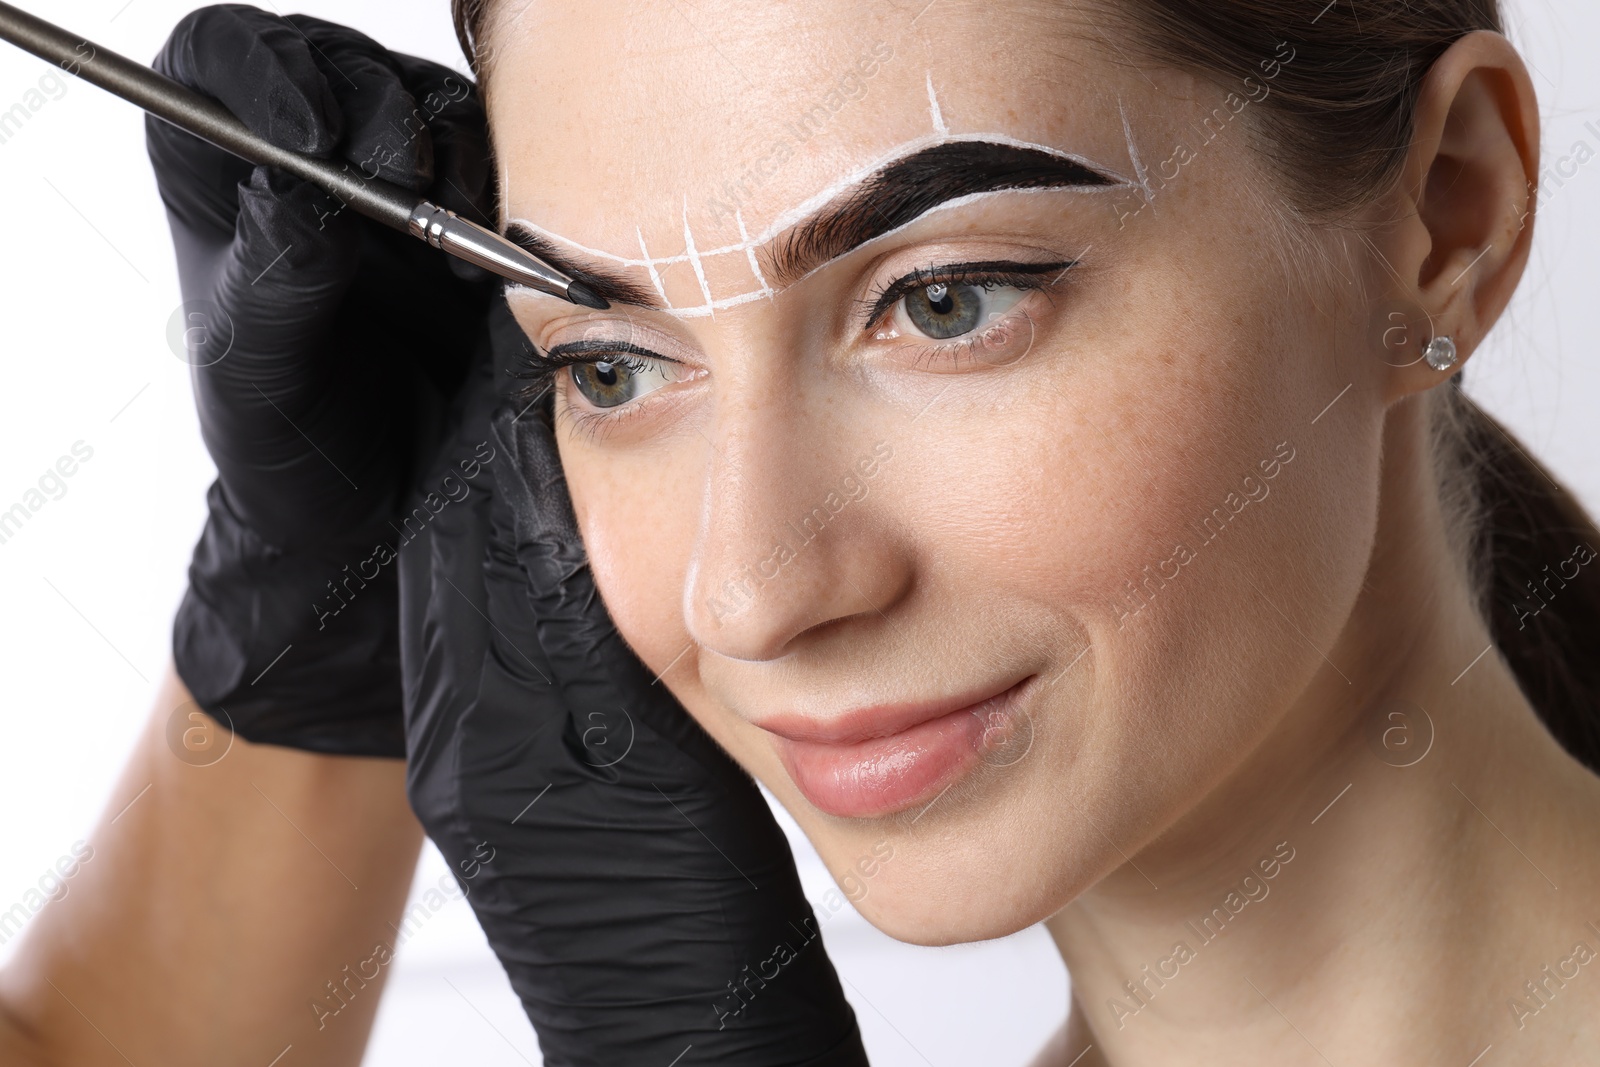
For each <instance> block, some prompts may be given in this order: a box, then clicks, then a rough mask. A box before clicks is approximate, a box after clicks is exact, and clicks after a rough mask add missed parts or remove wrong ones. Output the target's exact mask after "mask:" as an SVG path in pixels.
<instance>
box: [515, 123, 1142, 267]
mask: <svg viewBox="0 0 1600 1067" xmlns="http://www.w3.org/2000/svg"><path fill="white" fill-rule="evenodd" d="M957 142H985V143H988V144H996V145H1002V146H1005V147H1008V148H1021V149H1031V150H1032V151H1035V152H1043V153H1045V154H1047V155H1052V156H1055V157H1056V158H1058V159H1064V160H1067V161H1069V162H1072V163H1076V164H1078V165H1079V166H1082V167H1086V168H1088V169H1089V170H1096V171H1099V172H1100V173H1102V174H1105V175H1106V176H1107V177H1109V178H1113V179H1115V184H1110V185H1092V186H1085V187H1084V188H1083V189H1082V191H1083V192H1099V191H1103V190H1114V189H1117V188H1119V187H1120V186H1131V187H1134V188H1142V187H1143V186H1142V185H1141V183H1140V182H1139V181H1136V180H1134V179H1132V178H1129V177H1127V176H1126V175H1123V174H1120V173H1118V172H1117V171H1115V170H1113V169H1112V168H1110V167H1107V166H1104V165H1102V164H1099V163H1095V162H1093V161H1091V160H1089V159H1086V158H1085V157H1083V156H1080V155H1078V154H1076V153H1073V152H1063V151H1062V150H1061V149H1059V148H1052V147H1050V146H1049V145H1042V144H1035V143H1034V142H1032V141H1023V140H1020V139H1018V138H1015V137H1009V136H1007V135H1005V134H998V133H961V134H950V135H948V136H943V137H941V136H938V135H933V136H926V137H918V138H916V139H915V140H912V141H907V142H905V143H904V144H902V145H899V146H897V147H896V148H894V149H893V150H891V151H890V152H888V153H885V154H884V155H883V156H881V157H879V158H878V159H876V160H874V161H873V162H871V163H869V164H867V165H865V166H863V167H860V168H858V169H857V170H856V171H854V172H852V173H851V174H849V175H848V176H846V177H844V178H842V179H840V180H839V181H836V182H834V183H833V184H832V185H830V186H828V188H826V189H824V190H823V191H822V192H820V193H817V194H816V195H815V196H812V197H809V198H808V199H807V200H806V201H805V202H804V203H802V204H800V205H798V206H796V207H793V208H790V209H789V210H788V211H785V212H784V213H783V214H781V215H779V216H778V218H777V219H775V220H774V221H773V222H772V223H771V225H769V226H767V227H766V229H764V230H762V232H761V233H760V234H758V235H757V236H756V237H754V238H749V239H746V240H742V241H740V242H739V243H738V244H731V245H724V246H722V247H720V248H711V249H703V250H701V251H700V253H699V255H700V257H701V259H705V258H707V257H710V256H722V255H728V254H730V253H734V252H748V251H750V250H751V249H755V248H760V247H761V246H762V245H764V244H767V243H768V242H770V241H771V240H772V239H773V238H774V237H777V236H778V235H779V234H781V233H783V232H784V231H785V230H788V229H790V228H791V227H793V226H794V225H795V223H797V222H800V221H802V220H803V219H805V218H807V217H809V216H811V215H814V214H816V212H817V210H818V209H820V208H822V207H824V206H826V205H827V204H828V203H829V202H830V201H832V200H834V199H836V198H837V197H838V195H839V194H840V193H841V192H843V191H844V190H845V189H848V188H850V187H851V186H854V185H860V184H861V183H862V182H863V181H865V180H866V179H867V178H869V177H871V176H872V175H873V174H875V173H877V172H878V171H880V170H882V169H884V168H885V167H886V166H888V165H889V164H891V163H894V162H896V161H897V160H900V159H904V158H906V157H907V156H911V155H914V154H916V153H917V152H920V151H922V150H924V149H926V148H932V147H935V146H938V145H942V144H954V143H957ZM507 221H508V222H515V223H517V224H518V225H519V226H523V227H526V228H527V229H529V230H531V231H533V232H534V233H537V234H539V235H540V236H542V237H547V238H549V239H550V240H552V241H559V242H560V243H562V244H564V245H566V246H567V247H569V248H574V249H577V250H578V251H579V252H582V253H584V254H585V255H589V256H593V257H594V258H596V259H603V260H607V261H609V262H612V263H615V264H617V265H618V266H621V267H650V266H652V265H653V266H656V267H666V266H671V265H672V264H675V263H687V262H689V256H688V255H687V254H679V255H675V256H651V255H649V253H648V252H646V253H645V258H644V259H634V258H632V257H630V256H619V255H617V254H616V253H614V252H607V251H606V250H604V249H601V248H591V247H589V246H588V245H585V244H580V243H579V242H577V241H574V240H573V239H572V238H570V237H565V236H562V235H561V234H558V233H553V232H552V231H550V230H547V229H545V228H544V227H543V226H540V225H538V224H537V223H535V222H533V221H531V220H529V219H523V218H514V219H509V220H507Z"/></svg>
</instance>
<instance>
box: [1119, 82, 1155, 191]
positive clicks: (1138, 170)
mask: <svg viewBox="0 0 1600 1067" xmlns="http://www.w3.org/2000/svg"><path fill="white" fill-rule="evenodd" d="M1117 114H1118V115H1119V116H1121V118H1122V136H1123V137H1124V138H1125V139H1126V140H1127V142H1128V161H1129V162H1130V163H1132V164H1133V172H1134V173H1135V174H1137V175H1138V176H1139V180H1138V181H1137V182H1135V183H1134V184H1135V185H1137V186H1138V187H1139V191H1140V192H1141V193H1142V194H1143V195H1144V202H1145V203H1146V204H1148V203H1150V201H1151V199H1152V195H1153V194H1151V192H1150V176H1149V175H1148V174H1146V173H1145V169H1144V163H1143V162H1142V161H1141V160H1140V159H1139V147H1138V145H1135V144H1134V143H1133V127H1132V126H1130V125H1129V124H1128V109H1127V108H1126V107H1124V106H1123V104H1122V94H1121V93H1118V94H1117Z"/></svg>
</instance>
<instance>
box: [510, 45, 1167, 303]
mask: <svg viewBox="0 0 1600 1067" xmlns="http://www.w3.org/2000/svg"><path fill="white" fill-rule="evenodd" d="M927 84H928V90H929V116H930V120H931V121H932V123H933V124H934V127H935V132H933V133H932V134H928V135H924V136H922V137H919V138H916V139H914V140H911V141H907V142H905V143H903V144H901V145H898V146H897V147H895V148H894V149H892V150H890V151H889V152H886V153H884V154H883V155H881V156H879V157H878V158H877V159H874V160H873V161H872V162H870V163H867V164H865V165H864V166H861V167H858V168H857V169H856V170H854V171H853V172H851V173H850V174H848V175H847V176H845V177H844V178H841V179H840V180H838V181H836V182H834V183H833V184H831V185H829V186H828V187H827V188H825V189H823V190H822V191H821V192H818V193H817V194H815V195H813V196H811V197H809V198H808V199H806V200H805V201H804V202H803V203H801V204H798V205H796V206H795V207H793V208H790V209H789V210H787V211H785V212H783V213H782V214H781V215H779V216H778V217H777V218H776V219H774V220H773V221H772V222H771V223H769V224H768V225H767V226H766V227H765V228H764V229H763V230H762V231H761V233H759V234H757V235H756V236H754V237H752V236H750V233H749V229H748V226H747V224H746V223H745V221H744V216H743V211H742V210H738V211H736V212H735V215H734V218H735V222H736V223H737V225H738V227H739V238H740V239H739V241H738V242H737V243H735V244H729V245H722V246H720V247H717V248H711V249H701V248H699V247H698V245H697V243H696V242H695V241H694V236H693V233H692V231H691V229H690V226H689V220H688V198H687V196H686V197H685V198H684V205H683V237H684V251H683V252H680V253H678V254H676V255H670V256H652V255H651V254H650V251H649V248H648V246H647V244H646V242H645V239H644V229H643V226H642V225H636V226H635V233H636V235H637V237H638V240H639V252H640V257H641V258H635V257H632V256H623V255H618V254H616V253H614V252H609V251H606V250H605V249H600V248H593V247H590V246H588V245H584V244H582V243H580V242H578V241H574V240H572V239H571V238H568V237H564V236H562V235H561V234H558V233H555V232H553V231H550V230H547V229H545V228H544V227H541V226H539V225H538V224H536V223H534V222H531V221H529V220H528V219H524V218H513V219H510V220H508V225H509V224H510V223H515V224H516V225H517V226H518V227H521V228H523V229H525V230H528V231H531V232H532V233H535V234H538V235H540V236H542V237H544V238H546V239H548V240H550V241H552V242H558V243H561V244H564V245H566V246H568V247H569V248H573V249H575V250H577V251H578V252H581V253H583V254H585V255H588V256H592V257H594V258H595V259H599V260H604V261H607V262H610V263H614V264H616V265H618V266H621V267H643V268H645V269H646V270H648V271H649V273H650V281H651V284H652V285H653V286H654V287H655V290H656V292H657V294H658V295H659V296H660V297H661V300H662V303H663V304H664V305H666V306H665V307H664V308H663V309H662V310H664V311H665V312H666V313H668V314H671V315H673V316H676V317H678V318H701V317H705V316H708V315H714V314H715V313H716V312H718V311H721V310H724V309H726V308H732V307H738V306H740V305H742V304H747V303H750V302H752V301H755V300H761V299H768V298H771V297H773V296H775V295H776V294H777V293H779V292H781V291H782V290H783V289H784V288H787V286H781V287H778V288H774V287H773V286H772V285H771V283H770V282H768V281H767V279H766V277H765V275H764V274H763V272H762V271H761V267H760V264H759V262H758V261H757V258H756V251H757V250H758V249H760V248H761V247H763V246H764V245H767V244H769V243H771V242H772V241H773V240H775V239H776V238H778V237H780V236H781V235H783V234H784V233H786V232H787V231H789V230H790V229H792V228H793V227H794V226H796V225H797V224H799V223H801V222H803V221H805V220H807V219H809V218H811V217H813V216H814V215H816V214H817V213H818V212H819V211H821V210H822V209H823V208H825V207H827V206H828V205H829V204H831V203H833V202H835V201H837V200H839V199H840V198H841V197H842V195H843V194H844V193H845V192H846V191H847V190H850V189H853V188H858V187H860V186H862V185H863V184H864V183H866V182H867V181H868V180H869V179H871V178H872V177H873V176H874V175H876V174H878V173H879V172H882V171H884V170H886V169H888V168H889V167H892V166H893V165H894V164H896V163H897V162H900V161H903V160H907V159H910V158H911V157H914V156H916V155H917V154H918V153H921V152H925V151H927V150H929V149H932V148H937V147H939V146H942V145H950V144H960V143H967V144H976V143H983V144H993V145H996V146H1000V147H1005V148H1014V149H1018V150H1023V151H1029V152H1038V153H1042V154H1044V155H1048V156H1051V157H1054V158H1056V159H1060V160H1064V161H1066V162H1069V163H1073V164H1076V165H1077V166H1079V167H1082V168H1084V169H1086V170H1090V171H1094V172H1096V173H1098V174H1100V175H1103V176H1104V177H1105V178H1106V179H1107V181H1106V182H1105V183H1103V184H1095V185H1084V186H1082V187H1080V188H1081V189H1082V191H1086V192H1097V191H1107V190H1119V189H1125V188H1137V189H1140V190H1142V191H1145V193H1146V195H1148V191H1147V190H1148V178H1147V177H1146V176H1145V173H1144V166H1143V164H1142V162H1141V161H1140V159H1139V157H1138V153H1137V149H1136V148H1135V147H1134V145H1133V142H1132V138H1131V135H1129V136H1128V149H1129V153H1130V159H1131V161H1132V162H1133V164H1134V168H1135V172H1136V173H1137V175H1138V178H1136V179H1135V178H1129V177H1127V176H1126V175H1123V174H1120V173H1118V172H1117V171H1116V170H1114V169H1112V168H1109V167H1106V166H1104V165H1102V164H1099V163H1095V162H1093V161H1091V160H1089V159H1087V158H1085V157H1083V156H1081V155H1078V154H1076V153H1072V152H1065V151H1062V150H1061V149H1059V148H1054V147H1051V146H1049V145H1043V144H1038V143H1036V142H1032V141H1024V140H1020V139H1018V138H1015V137H1011V136H1009V135H1006V134H999V133H977V134H951V133H950V132H949V131H948V128H947V127H946V126H945V125H944V117H943V112H942V110H941V109H940V107H939V104H938V98H937V94H936V92H935V91H934V87H933V79H932V75H931V74H930V75H929V77H928V83H927ZM1120 106H1121V102H1120V100H1119V109H1120ZM1122 118H1123V127H1124V133H1125V134H1128V132H1129V131H1128V128H1127V116H1126V113H1125V112H1124V113H1123V115H1122ZM1056 188H1061V187H1056ZM1047 191H1053V190H1052V189H1051V188H1049V187H1041V188H1017V187H1013V188H1001V189H994V190H988V191H985V192H980V193H972V194H968V195H965V196H959V197H954V198H952V199H950V200H948V201H946V202H944V203H941V204H938V205H935V206H934V207H932V208H929V209H928V210H927V211H924V212H922V213H921V214H920V215H918V216H917V218H918V219H920V218H922V217H925V216H926V215H930V214H933V213H934V212H936V211H941V210H949V209H951V208H954V207H959V206H961V205H963V204H969V203H972V202H974V201H976V200H979V199H982V198H986V197H990V196H997V195H1002V194H1008V193H1018V192H1047ZM911 221H915V220H911ZM906 225H910V221H908V222H906V223H903V224H902V225H900V226H896V227H894V228H892V229H891V230H889V231H887V232H885V233H882V234H879V235H877V236H876V237H874V238H873V239H872V241H869V242H868V243H872V242H875V241H879V240H882V239H884V238H886V237H888V236H890V235H892V234H893V233H895V232H898V231H899V230H901V229H903V228H904V227H905V226H906ZM729 255H743V256H744V257H745V258H746V259H747V261H748V262H749V265H750V267H751V271H752V274H753V275H754V277H755V279H756V282H757V284H758V288H756V289H753V290H750V291H748V292H744V293H739V294H737V295H735V296H729V297H723V298H720V299H717V298H714V297H713V296H712V294H711V291H710V285H709V281H708V279H707V277H706V275H705V261H706V260H708V259H712V258H718V257H722V256H729ZM830 262H831V260H830ZM679 263H688V264H690V266H691V268H692V269H693V271H694V273H695V279H696V281H697V283H698V284H699V287H700V290H701V295H702V297H703V298H704V301H705V302H704V303H702V304H699V305H697V306H694V307H685V308H674V307H672V302H671V301H670V300H668V299H667V296H666V290H665V285H664V284H663V282H662V278H661V268H663V267H670V266H674V265H676V264H679ZM825 265H826V264H823V266H825ZM817 269H821V268H820V266H819V267H818V268H814V269H813V270H810V271H807V272H806V274H805V275H804V276H803V277H810V275H811V274H813V273H815V271H816V270H817ZM799 280H803V278H801V279H796V281H799ZM790 284H793V283H792V282H791V283H790Z"/></svg>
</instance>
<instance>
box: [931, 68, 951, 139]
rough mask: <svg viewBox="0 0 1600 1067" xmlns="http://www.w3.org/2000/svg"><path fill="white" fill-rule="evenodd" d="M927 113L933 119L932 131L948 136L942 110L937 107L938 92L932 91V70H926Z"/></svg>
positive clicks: (948, 131) (948, 129) (947, 127)
mask: <svg viewBox="0 0 1600 1067" xmlns="http://www.w3.org/2000/svg"><path fill="white" fill-rule="evenodd" d="M928 115H929V117H930V118H932V119H933V132H934V133H936V134H938V135H939V136H940V137H949V136H950V127H949V126H946V125H945V122H944V111H943V110H941V109H940V107H939V94H938V93H936V92H934V91H933V71H931V70H930V71H928Z"/></svg>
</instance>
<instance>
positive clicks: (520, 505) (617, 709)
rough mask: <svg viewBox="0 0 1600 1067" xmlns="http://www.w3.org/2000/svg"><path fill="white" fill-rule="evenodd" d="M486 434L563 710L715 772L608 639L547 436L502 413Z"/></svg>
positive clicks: (659, 687)
mask: <svg viewBox="0 0 1600 1067" xmlns="http://www.w3.org/2000/svg"><path fill="white" fill-rule="evenodd" d="M513 328H514V324H513ZM490 428H491V430H492V432H493V433H494V439H495V444H496V446H497V447H498V448H500V449H501V450H503V451H504V452H505V462H504V464H503V465H501V466H499V467H498V468H497V469H496V472H495V476H496V479H497V482H498V483H499V484H500V485H502V487H503V489H504V493H505V496H506V500H507V503H508V505H509V506H510V507H511V509H512V511H513V512H514V514H515V516H516V518H515V522H516V538H517V554H518V559H519V561H520V562H521V564H522V567H523V569H524V571H526V572H527V578H528V595H529V597H530V599H531V601H532V603H533V610H534V614H535V615H536V616H537V617H538V619H539V639H540V641H541V642H542V643H543V645H544V649H545V654H546V655H547V656H549V658H550V662H551V665H552V666H553V667H554V668H555V671H556V678H557V681H558V682H560V684H561V686H562V689H563V692H565V694H566V699H567V702H568V703H569V704H570V705H571V706H573V707H574V708H581V709H583V710H584V712H585V713H586V714H592V715H596V716H604V717H606V719H607V721H608V722H610V721H612V720H615V725H614V727H611V728H612V729H615V730H618V731H620V730H623V729H627V728H632V729H648V730H649V731H650V732H651V733H653V734H655V735H656V736H659V737H660V738H662V739H663V741H664V742H665V743H666V745H667V746H668V747H670V748H671V749H673V750H674V751H679V752H683V753H685V754H687V755H689V756H690V757H691V758H693V759H695V760H696V761H698V762H699V763H700V764H701V765H702V767H712V766H720V765H721V764H722V763H723V762H724V761H726V760H727V756H726V755H724V754H723V753H722V751H721V750H720V749H719V748H717V747H716V745H715V743H714V742H712V741H711V739H710V737H709V736H707V735H706V733H705V731H703V730H701V729H700V727H699V726H698V725H697V724H696V723H695V722H694V721H693V720H692V719H690V718H689V716H688V715H687V714H685V713H684V712H683V710H682V709H681V708H680V707H679V706H678V704H677V701H676V700H675V699H673V698H672V697H671V695H670V693H668V692H667V690H666V688H665V683H664V682H662V681H661V680H659V679H657V678H655V677H654V676H653V675H652V674H651V673H650V671H649V669H648V668H646V667H645V665H644V664H643V663H641V662H640V661H639V658H638V657H637V656H635V655H634V654H633V651H632V650H631V649H630V648H628V646H627V643H626V642H624V641H623V639H622V636H621V635H620V634H619V633H617V629H616V626H615V624H614V623H613V622H612V620H611V616H610V613H609V612H607V611H606V607H605V604H604V602H603V601H602V600H601V599H600V593H599V590H598V589H596V588H595V584H594V575H593V573H592V571H591V570H590V568H589V559H588V554H587V553H586V552H585V550H584V547H583V540H582V537H581V536H580V534H579V532H578V527H577V521H576V519H575V517H574V516H573V513H572V502H571V499H570V497H569V496H568V495H567V486H566V477H565V475H564V474H563V473H562V470H561V458H560V456H559V454H557V452H556V448H555V442H554V440H553V438H552V437H551V434H550V429H549V427H548V426H547V425H546V424H545V423H544V421H543V420H542V419H540V418H538V417H537V416H535V415H533V414H532V413H530V414H529V415H527V416H525V417H523V418H520V419H519V418H518V417H517V411H516V409H515V408H514V407H512V406H510V405H505V406H502V407H501V408H499V409H498V410H497V411H496V412H495V414H494V415H493V416H492V418H491V420H490ZM630 724H631V726H630Z"/></svg>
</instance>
